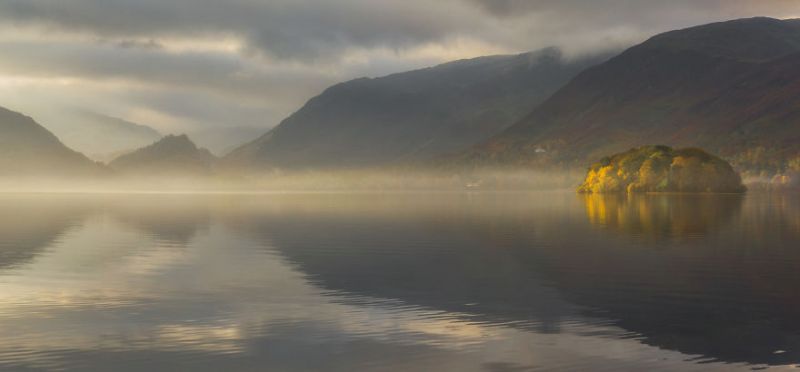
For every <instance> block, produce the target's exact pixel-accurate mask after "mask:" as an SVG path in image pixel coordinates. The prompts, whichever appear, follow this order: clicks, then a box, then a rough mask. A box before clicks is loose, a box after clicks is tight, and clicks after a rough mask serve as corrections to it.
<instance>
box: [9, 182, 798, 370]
mask: <svg viewBox="0 0 800 372" xmlns="http://www.w3.org/2000/svg"><path fill="white" fill-rule="evenodd" d="M799 242H800V197H798V196H797V195H792V194H767V193H755V192H754V193H750V194H748V195H746V196H741V195H638V196H623V195H609V196H596V195H595V196H586V195H576V194H574V193H572V192H539V193H523V192H508V193H501V192H497V193H495V192H441V193H422V192H420V193H284V194H281V193H272V194H260V195H259V194H251V195H222V194H219V195H177V194H175V195H169V194H161V195H158V194H152V195H147V194H137V195H122V194H119V195H114V194H106V195H89V194H72V195H69V194H61V195H59V194H0V330H2V333H0V370H11V371H16V370H20V371H28V370H68V371H72V370H74V371H158V370H164V371H176V370H191V371H264V370H274V371H315V370H331V371H373V370H374V371H382V370H392V371H394V370H403V371H471V370H481V371H528V370H593V371H597V370H607V371H622V370H632V371H637V370H725V371H729V370H737V369H741V370H751V369H754V368H758V369H760V368H775V369H782V368H786V369H788V368H793V367H794V366H795V365H797V364H798V363H800V316H798V315H799V314H800V244H798V243H799Z"/></svg>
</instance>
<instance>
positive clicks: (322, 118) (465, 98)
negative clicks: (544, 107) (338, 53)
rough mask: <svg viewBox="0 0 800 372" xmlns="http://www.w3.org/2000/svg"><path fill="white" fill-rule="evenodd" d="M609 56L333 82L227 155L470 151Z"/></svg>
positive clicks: (333, 156) (336, 160)
mask: <svg viewBox="0 0 800 372" xmlns="http://www.w3.org/2000/svg"><path fill="white" fill-rule="evenodd" d="M608 57H609V56H608V55H600V56H593V57H585V58H579V59H575V60H566V59H565V58H564V57H563V56H562V54H561V52H560V51H559V50H558V49H555V48H549V49H545V50H541V51H537V52H531V53H524V54H519V55H513V56H490V57H481V58H475V59H469V60H461V61H455V62H451V63H446V64H442V65H439V66H435V67H431V68H426V69H421V70H415V71H409V72H403V73H398V74H393V75H389V76H385V77H380V78H374V79H370V78H361V79H356V80H352V81H348V82H345V83H341V84H337V85H334V86H332V87H330V88H328V89H327V90H325V91H324V92H323V93H322V94H320V95H319V96H317V97H314V98H312V99H311V100H309V101H308V103H306V104H305V106H303V107H302V108H301V109H300V110H299V111H297V112H296V113H294V114H293V115H291V116H290V117H288V118H287V119H286V120H284V121H283V122H282V123H281V124H280V125H279V126H278V127H276V128H274V129H273V130H271V131H270V132H268V133H267V134H265V135H264V136H262V137H260V138H258V139H257V140H255V141H253V142H251V143H248V144H246V145H244V146H242V147H240V148H238V149H236V150H234V151H233V152H232V153H231V154H229V155H228V156H226V157H225V159H224V163H225V164H227V165H228V166H239V167H295V168H298V167H299V168H303V167H361V166H380V165H387V164H394V163H398V162H414V161H420V160H426V159H429V158H431V157H434V156H437V155H441V154H445V153H449V152H454V151H460V150H463V149H466V148H467V147H469V146H471V145H473V144H475V143H477V142H480V141H482V140H485V139H487V138H489V137H491V136H493V135H495V134H497V133H500V132H501V131H502V130H504V129H505V128H507V127H508V126H509V125H511V124H512V123H513V122H514V121H515V120H517V119H519V118H520V117H522V115H524V114H526V113H527V112H529V111H530V110H532V109H533V108H534V107H535V106H536V105H537V104H538V103H540V102H542V101H543V100H545V99H546V98H547V97H549V96H550V95H551V94H552V93H553V92H555V91H556V90H557V89H558V88H560V87H561V86H562V85H563V84H565V83H566V82H567V81H569V79H571V78H572V77H573V76H575V75H576V74H577V73H579V72H580V71H582V70H583V69H584V68H586V67H588V66H591V65H594V64H597V63H600V62H602V61H604V60H606V59H607V58H608Z"/></svg>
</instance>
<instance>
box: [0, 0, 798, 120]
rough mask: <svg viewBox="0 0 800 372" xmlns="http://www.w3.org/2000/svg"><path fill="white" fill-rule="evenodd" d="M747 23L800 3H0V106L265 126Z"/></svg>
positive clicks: (790, 13) (787, 12) (793, 11)
mask: <svg viewBox="0 0 800 372" xmlns="http://www.w3.org/2000/svg"><path fill="white" fill-rule="evenodd" d="M758 15H763V16H771V17H776V18H793V17H800V0H669V1H664V0H527V1H526V0H435V1H431V0H225V1H221V0H0V50H2V51H3V53H2V58H0V106H5V107H8V108H11V109H16V110H20V111H24V112H26V113H27V114H29V115H32V116H34V117H36V116H37V115H38V114H40V113H42V114H43V112H44V111H45V110H51V111H52V110H56V111H57V110H61V109H75V108H79V109H90V110H93V111H96V112H99V113H102V114H106V115H111V116H116V117H121V118H125V119H127V120H130V121H134V122H138V123H142V124H147V125H150V126H153V127H155V128H157V129H159V130H161V131H163V132H180V131H187V130H191V129H192V128H198V127H213V126H242V125H248V126H260V127H264V128H269V127H271V126H274V125H276V124H277V123H278V122H279V121H280V120H281V119H283V118H284V117H285V116H287V115H288V114H290V113H291V112H293V111H294V110H296V109H298V108H299V107H300V106H301V105H302V104H303V103H304V102H305V101H306V100H307V99H308V98H310V97H311V96H313V95H316V94H318V93H319V92H321V91H322V90H323V89H324V88H325V87H327V86H329V85H331V84H333V83H336V82H339V81H342V80H347V79H351V78H354V77H360V76H380V75H384V74H387V73H392V72H397V71H403V70H408V69H413V68H418V67H423V66H428V65H433V64H437V63H440V62H444V61H448V60H453V59H460V58H467V57H476V56H481V55H487V54H499V53H516V52H523V51H528V50H534V49H539V48H543V47H548V46H559V47H561V48H563V49H564V50H565V51H566V52H567V54H568V55H578V54H582V53H592V52H596V51H599V50H603V49H608V48H619V47H621V46H629V45H632V44H634V43H637V42H640V41H643V40H644V39H646V38H647V37H649V36H652V35H654V34H656V33H658V32H661V31H666V30H670V29H675V28H683V27H687V26H692V25H696V24H702V23H708V22H711V21H718V20H726V19H733V18H741V17H750V16H758Z"/></svg>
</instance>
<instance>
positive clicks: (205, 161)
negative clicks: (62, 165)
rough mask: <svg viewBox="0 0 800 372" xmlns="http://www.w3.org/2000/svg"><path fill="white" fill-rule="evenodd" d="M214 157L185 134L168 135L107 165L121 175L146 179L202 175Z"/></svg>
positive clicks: (207, 171)
mask: <svg viewBox="0 0 800 372" xmlns="http://www.w3.org/2000/svg"><path fill="white" fill-rule="evenodd" d="M215 160H216V158H215V157H214V155H212V154H211V152H209V151H208V150H206V149H203V148H198V147H197V146H196V145H195V144H194V142H192V140H190V139H189V137H188V136H186V135H179V136H175V135H168V136H166V137H164V138H162V139H161V140H159V141H158V142H155V143H153V144H151V145H149V146H147V147H143V148H141V149H138V150H136V151H134V152H131V153H128V154H125V155H122V156H120V157H118V158H116V159H114V160H113V161H111V162H110V163H109V164H108V165H109V167H111V168H112V169H114V170H116V171H118V172H120V173H123V174H136V175H148V176H165V175H177V176H185V175H204V174H209V173H210V172H211V167H212V165H213V163H214V161H215Z"/></svg>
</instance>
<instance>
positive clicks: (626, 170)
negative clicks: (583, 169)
mask: <svg viewBox="0 0 800 372" xmlns="http://www.w3.org/2000/svg"><path fill="white" fill-rule="evenodd" d="M744 190H745V188H744V186H743V185H742V180H741V177H740V176H739V174H738V173H737V172H736V171H735V170H734V169H733V167H731V165H730V164H728V162H726V161H724V160H722V159H720V158H718V157H716V156H714V155H711V154H709V153H707V152H705V151H703V150H700V149H696V148H687V149H677V150H675V149H672V148H670V147H667V146H643V147H639V148H634V149H631V150H628V151H626V152H623V153H620V154H616V155H613V156H610V157H605V158H603V159H601V161H600V162H598V163H596V164H594V165H592V166H591V167H590V168H589V170H588V172H587V174H586V179H585V180H584V182H583V184H582V185H581V186H580V187H579V188H578V191H580V192H586V193H606V192H743V191H744Z"/></svg>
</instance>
